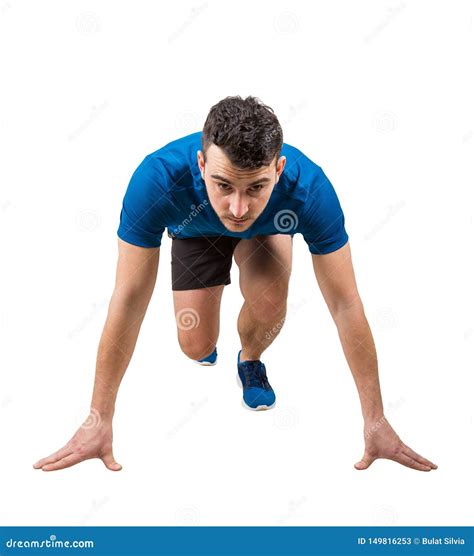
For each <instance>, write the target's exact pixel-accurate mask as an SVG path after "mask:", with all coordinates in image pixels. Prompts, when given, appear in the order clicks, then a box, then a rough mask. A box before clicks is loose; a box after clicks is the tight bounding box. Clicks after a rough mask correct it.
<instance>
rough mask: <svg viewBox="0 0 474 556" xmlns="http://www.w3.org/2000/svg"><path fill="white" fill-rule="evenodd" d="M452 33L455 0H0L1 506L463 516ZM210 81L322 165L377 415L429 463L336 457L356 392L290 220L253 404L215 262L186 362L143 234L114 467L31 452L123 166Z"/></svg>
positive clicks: (470, 336)
mask: <svg viewBox="0 0 474 556" xmlns="http://www.w3.org/2000/svg"><path fill="white" fill-rule="evenodd" d="M473 42H474V41H473V14H472V4H470V3H469V2H463V1H455V2H452V3H449V4H448V3H447V2H432V1H430V2H428V1H421V0H419V1H411V0H410V1H409V0H404V1H398V0H387V1H379V2H376V1H363V2H350V1H338V2H330V1H324V2H314V1H311V2H310V1H300V2H298V1H294V0H293V1H292V2H291V3H289V2H278V1H271V2H270V1H262V0H260V1H252V2H250V1H242V0H240V1H239V2H230V1H217V0H213V1H206V0H202V1H198V0H196V1H192V2H187V1H182V2H149V1H143V0H142V1H140V2H123V1H122V2H117V1H113V2H112V1H109V2H85V1H84V2H59V1H58V2H26V1H20V0H0V52H1V80H2V85H1V88H0V95H1V102H0V111H1V112H0V131H1V149H0V153H1V154H0V156H1V165H0V184H1V194H0V235H1V239H0V241H1V251H2V264H1V267H2V272H1V289H0V302H1V305H0V306H1V311H0V330H1V354H2V364H1V366H2V372H1V376H0V445H1V458H0V477H1V479H0V480H1V486H0V524H1V525H51V524H55V525H176V524H196V525H469V524H472V520H471V517H472V505H471V501H472V490H471V485H472V461H473V453H472V445H471V442H472V434H473V426H472V425H473V418H472V415H473V412H472V406H473V404H472V352H473V342H474V325H473V320H472V319H473V308H474V307H473V299H472V283H473V273H472V267H473V265H472V239H473V228H474V226H473V224H474V219H473V194H472V187H473V171H472V160H473V145H474V121H473V113H472V99H473V98H474V91H473V76H472V69H473V52H474V48H473V46H474V44H473ZM233 94H240V95H242V96H246V95H248V94H251V95H255V96H258V97H259V98H261V99H262V100H263V101H264V102H265V103H267V104H269V105H270V106H272V107H273V108H274V110H275V112H276V113H277V115H278V116H279V118H280V121H281V123H282V125H283V128H284V134H285V141H286V142H288V143H290V144H293V145H295V146H296V147H298V148H299V149H301V150H302V151H303V152H304V153H305V154H307V155H308V156H310V157H311V158H312V159H313V160H314V161H315V162H316V163H317V164H319V165H320V166H322V168H323V169H324V171H325V172H326V174H327V175H328V177H329V178H330V180H331V182H332V183H333V185H334V187H335V189H336V192H337V194H338V196H339V199H340V202H341V205H342V207H343V210H344V212H345V216H346V228H347V231H348V233H349V236H350V244H351V249H352V253H353V261H354V266H355V270H356V276H357V280H358V285H359V290H360V293H361V296H362V299H363V302H364V307H365V310H366V314H367V317H368V320H369V323H370V325H371V328H372V332H373V334H374V338H375V342H376V346H377V353H378V358H379V365H380V376H381V382H382V391H383V395H384V402H385V407H386V414H387V417H388V419H389V421H390V422H391V423H392V425H393V426H394V428H395V430H396V431H397V432H398V434H399V435H400V436H401V438H402V440H404V441H405V442H406V443H407V444H408V445H409V446H411V447H412V448H413V449H414V450H416V451H417V452H419V453H421V454H422V455H424V456H426V457H428V458H429V459H431V460H433V461H434V462H435V463H437V464H438V465H439V469H438V470H437V471H433V472H430V473H421V472H416V471H414V470H411V469H408V468H405V467H402V466H400V465H398V464H395V463H393V462H390V461H387V460H378V461H376V462H375V463H374V464H373V465H372V466H371V467H370V468H369V469H368V470H367V471H356V470H355V469H354V468H353V464H354V463H355V462H356V461H358V460H359V459H360V457H361V456H362V454H363V434H362V425H363V422H362V418H361V414H360V406H359V401H358V397H357V394H356V390H355V386H354V384H353V381H352V377H351V374H350V371H349V368H348V366H347V364H346V362H345V359H344V355H343V352H342V349H341V346H340V343H339V339H338V336H337V331H336V328H335V326H334V323H333V322H332V320H331V317H330V315H329V312H328V310H327V308H326V306H325V304H324V301H323V299H322V296H321V294H320V291H319V289H318V287H317V283H316V280H315V277H314V274H313V270H312V266H311V257H310V254H309V251H308V249H307V247H306V244H305V243H304V240H303V238H302V236H300V235H298V236H296V238H295V250H294V265H293V275H292V279H291V284H290V294H289V313H288V319H287V322H286V324H285V326H284V328H283V330H282V332H281V334H280V336H279V337H278V338H277V340H276V341H275V342H274V344H273V345H272V346H271V347H270V348H269V349H268V351H267V352H265V354H264V356H263V357H262V359H263V360H264V362H265V364H266V366H267V369H268V373H269V377H270V380H271V383H272V385H273V387H274V388H275V391H276V394H277V398H278V401H277V406H276V408H275V409H274V410H272V411H268V412H259V413H254V412H250V411H245V410H244V409H243V408H242V406H241V403H240V399H241V391H240V390H239V389H238V388H237V385H236V381H235V374H236V366H235V359H236V355H237V350H238V348H239V339H238V335H237V331H236V324H235V323H236V318H237V314H238V311H239V308H240V306H241V304H242V298H241V295H240V292H239V289H238V282H237V279H238V275H237V274H236V273H237V269H236V268H233V271H232V272H233V273H232V279H233V283H232V284H231V285H230V286H228V287H227V288H225V292H224V298H223V306H222V328H221V335H220V339H219V344H218V349H219V362H218V365H217V366H216V367H207V368H206V367H199V366H197V365H196V364H195V363H193V362H192V361H190V360H189V359H187V357H186V356H185V355H184V354H182V353H181V352H180V350H179V346H178V342H177V338H176V330H175V326H174V316H173V307H172V296H171V276H170V252H169V251H170V240H169V239H168V237H167V236H166V234H165V235H164V238H163V248H162V250H161V251H162V253H161V261H160V269H159V273H158V281H157V285H156V289H155V293H154V296H153V299H152V302H151V304H150V307H149V311H148V313H147V316H146V318H145V321H144V324H143V327H142V331H141V334H140V337H139V340H138V344H137V348H136V351H135V354H134V356H133V359H132V362H131V364H130V366H129V369H128V371H127V373H126V375H125V377H124V380H123V382H122V386H121V389H120V392H119V396H118V401H117V410H116V415H115V419H114V451H115V457H116V459H117V461H118V462H119V463H121V464H122V465H123V470H122V471H121V472H117V473H114V472H111V471H108V470H107V469H106V468H105V466H104V465H103V463H102V462H101V461H100V460H89V461H86V462H83V463H81V464H80V465H78V466H75V467H72V468H69V469H66V470H63V471H58V472H52V473H45V472H42V471H39V470H38V471H36V470H34V469H33V468H32V464H33V463H34V462H35V461H36V460H37V459H39V458H40V457H44V456H46V455H49V454H50V453H51V452H52V451H55V450H57V449H59V448H60V447H62V446H63V445H64V444H65V443H66V441H67V440H69V438H70V437H71V436H72V434H73V433H74V432H75V431H76V429H77V427H78V426H79V425H80V424H81V423H82V421H83V420H84V418H85V417H86V416H87V413H88V409H89V403H90V397H91V392H92V384H93V378H94V372H95V356H96V350H97V345H98V341H99V337H100V333H101V331H102V327H103V324H104V322H105V317H106V313H107V305H108V301H109V299H110V296H111V293H112V290H113V285H114V279H115V265H116V261H117V236H116V230H117V227H118V223H119V214H120V208H121V203H122V199H123V195H124V193H125V190H126V186H127V184H128V181H129V179H130V176H131V174H132V172H133V171H134V169H135V168H136V167H137V166H138V164H139V163H140V162H141V160H142V159H143V158H144V156H145V155H146V154H148V153H150V152H152V151H154V150H156V149H158V148H159V147H161V146H163V145H164V144H165V143H167V142H169V141H171V140H173V139H176V138H178V137H180V136H183V135H185V134H187V133H191V132H194V131H198V130H199V129H201V128H202V125H203V122H204V119H205V117H206V115H207V112H208V110H209V108H210V106H212V105H213V104H215V103H216V102H218V101H219V100H220V99H221V98H223V97H225V96H227V95H233ZM469 163H471V164H469Z"/></svg>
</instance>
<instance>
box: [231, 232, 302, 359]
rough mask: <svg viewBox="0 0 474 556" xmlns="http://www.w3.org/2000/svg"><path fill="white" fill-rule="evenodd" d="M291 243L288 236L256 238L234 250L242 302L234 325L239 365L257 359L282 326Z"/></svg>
mask: <svg viewBox="0 0 474 556" xmlns="http://www.w3.org/2000/svg"><path fill="white" fill-rule="evenodd" d="M291 239H292V238H291V236H288V235H273V236H257V237H256V238H253V239H250V240H242V241H240V242H239V243H238V245H237V247H236V249H235V252H234V257H235V261H236V262H237V265H238V266H239V270H240V278H239V283H240V289H241V292H242V295H243V296H244V299H245V302H244V304H243V306H242V309H241V310H240V314H239V318H238V321H237V329H238V332H239V336H240V340H241V344H242V353H241V356H240V358H241V361H246V360H252V359H260V357H261V355H262V353H263V352H264V351H265V350H266V349H267V348H268V346H270V344H271V343H272V342H273V340H274V339H275V338H276V336H278V334H279V332H280V330H281V328H282V326H283V323H284V322H285V315H286V306H287V297H288V283H289V279H290V275H291V264H292V241H291Z"/></svg>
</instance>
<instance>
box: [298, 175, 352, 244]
mask: <svg viewBox="0 0 474 556" xmlns="http://www.w3.org/2000/svg"><path fill="white" fill-rule="evenodd" d="M318 170H319V173H318V176H317V178H316V179H315V180H314V182H313V183H312V186H311V188H310V190H309V192H308V196H307V199H306V202H305V209H304V212H303V214H302V216H301V218H300V221H299V225H298V230H297V231H298V232H300V233H301V234H302V235H303V238H304V240H305V241H306V243H307V244H308V248H309V250H310V252H311V253H312V254H313V255H325V254H327V253H332V252H333V251H337V249H339V248H341V247H342V246H343V245H345V244H346V243H347V241H348V240H349V236H348V234H347V232H346V229H345V218H344V213H343V211H342V208H341V205H340V203H339V199H338V197H337V195H336V192H335V190H334V187H333V186H332V184H331V182H330V181H329V179H328V178H327V177H326V175H325V174H324V172H323V171H322V169H321V168H319V167H318Z"/></svg>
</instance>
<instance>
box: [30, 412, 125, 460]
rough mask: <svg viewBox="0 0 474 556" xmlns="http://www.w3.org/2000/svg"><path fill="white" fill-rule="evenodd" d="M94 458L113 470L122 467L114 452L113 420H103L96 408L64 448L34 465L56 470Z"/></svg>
mask: <svg viewBox="0 0 474 556" xmlns="http://www.w3.org/2000/svg"><path fill="white" fill-rule="evenodd" d="M93 458H100V459H101V460H102V461H103V462H104V464H105V466H106V467H107V469H110V470H111V471H120V470H121V469H122V466H121V465H120V464H119V463H117V462H116V461H115V458H114V456H113V453H112V421H111V420H102V419H101V417H100V413H99V412H98V411H96V410H94V409H92V410H91V413H90V415H89V417H88V418H87V419H86V420H85V421H84V423H83V424H82V425H81V426H80V427H79V429H78V430H77V431H76V433H75V434H74V436H73V437H72V438H71V440H70V441H69V442H68V443H67V444H66V445H65V446H64V447H63V448H61V449H60V450H58V451H57V452H54V454H51V455H50V456H48V457H46V458H43V459H40V460H39V461H37V462H36V463H35V464H34V465H33V467H34V468H35V469H42V470H43V471H56V470H58V469H65V468H66V467H71V466H72V465H76V463H80V462H81V461H84V460H86V459H93Z"/></svg>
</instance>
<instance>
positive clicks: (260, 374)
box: [241, 361, 268, 388]
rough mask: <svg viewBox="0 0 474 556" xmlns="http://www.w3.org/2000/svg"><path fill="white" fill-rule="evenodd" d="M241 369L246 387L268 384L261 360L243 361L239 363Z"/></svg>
mask: <svg viewBox="0 0 474 556" xmlns="http://www.w3.org/2000/svg"><path fill="white" fill-rule="evenodd" d="M241 369H242V371H243V373H244V377H245V386H246V388H251V387H252V386H255V387H257V388H265V387H266V386H267V385H268V379H267V375H266V373H265V367H264V365H263V363H262V362H261V361H244V362H243V363H241Z"/></svg>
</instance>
